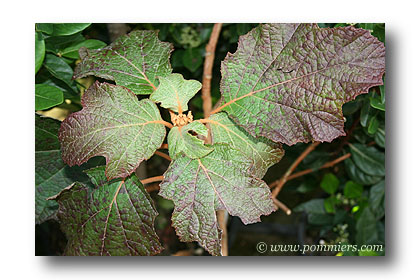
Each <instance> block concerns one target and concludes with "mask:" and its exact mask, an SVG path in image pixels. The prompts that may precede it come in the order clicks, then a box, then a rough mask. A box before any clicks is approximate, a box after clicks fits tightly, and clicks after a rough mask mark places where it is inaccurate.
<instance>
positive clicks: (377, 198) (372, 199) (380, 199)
mask: <svg viewBox="0 0 420 280" xmlns="http://www.w3.org/2000/svg"><path fill="white" fill-rule="evenodd" d="M369 203H370V207H371V209H372V212H373V213H374V214H375V216H376V219H378V220H379V219H381V218H382V217H383V216H384V215H385V181H384V180H383V181H380V182H379V183H377V184H376V185H374V186H372V187H371V188H370V192H369Z"/></svg>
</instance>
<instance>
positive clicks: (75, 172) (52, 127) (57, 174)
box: [35, 115, 87, 224]
mask: <svg viewBox="0 0 420 280" xmlns="http://www.w3.org/2000/svg"><path fill="white" fill-rule="evenodd" d="M59 128H60V122H59V121H57V120H54V119H51V118H46V117H41V116H39V115H35V222H36V223H37V224H40V223H43V222H44V221H46V220H48V219H51V218H54V217H55V214H56V212H57V209H58V204H57V203H56V202H55V201H47V200H46V199H47V198H48V197H50V196H52V195H55V194H57V193H59V192H60V191H61V190H62V189H64V188H65V187H67V186H68V185H70V184H71V183H73V182H74V181H75V180H79V181H84V180H86V179H87V177H86V175H84V174H83V173H82V172H81V169H80V168H79V167H68V166H67V165H66V164H65V163H64V162H63V161H62V159H61V153H60V143H59V141H58V136H57V134H58V129H59Z"/></svg>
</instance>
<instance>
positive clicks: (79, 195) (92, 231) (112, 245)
mask: <svg viewBox="0 0 420 280" xmlns="http://www.w3.org/2000/svg"><path fill="white" fill-rule="evenodd" d="M86 172H87V174H88V175H89V177H90V178H91V180H92V182H93V183H94V184H95V185H96V186H97V187H96V189H95V190H93V191H90V190H89V188H87V187H86V186H85V185H83V184H81V183H78V182H76V183H74V184H72V185H70V186H69V187H67V188H65V189H64V190H63V191H61V192H60V193H59V194H58V195H56V196H53V197H51V198H49V199H50V200H51V199H53V200H56V201H57V202H58V204H59V209H58V214H57V216H58V218H59V220H60V224H61V228H62V230H63V232H64V233H65V234H66V236H67V239H68V244H67V246H66V249H65V252H64V254H65V255H68V256H138V255H141V256H147V255H155V254H157V253H159V252H160V251H161V250H162V249H163V248H162V246H161V245H160V243H159V239H158V236H157V235H156V233H155V230H154V220H155V217H156V216H157V215H158V213H157V211H156V209H155V207H154V205H153V201H152V199H151V198H150V196H149V194H148V193H147V192H146V190H145V189H144V187H143V186H142V184H141V182H140V180H139V179H138V178H137V177H136V175H134V174H133V175H131V176H129V177H127V178H125V179H124V180H121V179H118V180H112V181H109V182H108V181H107V178H106V177H105V167H104V166H102V167H97V168H94V169H91V170H87V171H86Z"/></svg>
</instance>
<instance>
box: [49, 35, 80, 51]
mask: <svg viewBox="0 0 420 280" xmlns="http://www.w3.org/2000/svg"><path fill="white" fill-rule="evenodd" d="M85 40H86V39H85V37H83V35H82V34H80V33H76V34H73V35H70V36H51V37H48V38H46V39H45V49H46V51H47V52H51V53H54V54H56V55H57V54H58V53H60V52H61V51H63V50H64V49H66V48H67V47H70V46H72V45H75V44H78V43H80V42H83V41H85Z"/></svg>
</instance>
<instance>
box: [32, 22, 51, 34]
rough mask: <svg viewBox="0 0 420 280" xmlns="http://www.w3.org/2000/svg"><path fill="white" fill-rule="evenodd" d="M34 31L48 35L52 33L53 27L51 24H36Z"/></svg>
mask: <svg viewBox="0 0 420 280" xmlns="http://www.w3.org/2000/svg"><path fill="white" fill-rule="evenodd" d="M35 30H36V31H40V32H43V33H45V34H48V35H50V34H52V33H53V31H54V27H53V24H52V23H37V24H36V25H35Z"/></svg>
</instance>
